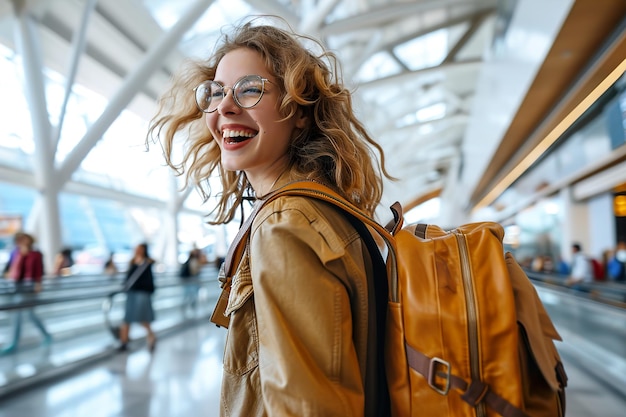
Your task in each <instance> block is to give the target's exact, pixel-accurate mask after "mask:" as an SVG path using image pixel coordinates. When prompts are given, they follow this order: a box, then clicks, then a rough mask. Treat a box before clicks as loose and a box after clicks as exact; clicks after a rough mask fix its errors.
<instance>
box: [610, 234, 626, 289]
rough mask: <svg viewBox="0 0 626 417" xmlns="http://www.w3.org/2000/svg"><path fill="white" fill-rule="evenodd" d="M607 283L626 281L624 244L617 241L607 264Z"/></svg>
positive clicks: (625, 245) (625, 251)
mask: <svg viewBox="0 0 626 417" xmlns="http://www.w3.org/2000/svg"><path fill="white" fill-rule="evenodd" d="M606 269H607V277H608V279H609V281H626V242H625V241H619V242H617V246H616V248H615V251H614V253H613V255H612V256H610V257H609V260H608V262H607V266H606Z"/></svg>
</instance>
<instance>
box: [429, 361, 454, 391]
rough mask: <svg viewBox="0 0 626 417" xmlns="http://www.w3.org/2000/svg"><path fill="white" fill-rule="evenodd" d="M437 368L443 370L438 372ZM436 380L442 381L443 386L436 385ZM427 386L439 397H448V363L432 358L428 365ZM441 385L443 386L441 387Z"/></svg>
mask: <svg viewBox="0 0 626 417" xmlns="http://www.w3.org/2000/svg"><path fill="white" fill-rule="evenodd" d="M438 368H444V369H443V370H441V371H438V370H437V369H438ZM437 378H439V379H444V381H441V382H443V384H441V383H439V384H438V383H437V382H438V381H437ZM428 385H430V387H431V388H432V389H434V390H435V391H437V392H438V393H439V394H441V395H448V391H450V362H446V361H444V360H443V359H441V358H437V357H434V358H432V359H431V360H430V363H429V364H428ZM442 385H443V386H442Z"/></svg>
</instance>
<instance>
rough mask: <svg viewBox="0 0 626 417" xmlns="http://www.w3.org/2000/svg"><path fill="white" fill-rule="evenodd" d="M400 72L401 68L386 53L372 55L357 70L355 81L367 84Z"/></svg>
mask: <svg viewBox="0 0 626 417" xmlns="http://www.w3.org/2000/svg"><path fill="white" fill-rule="evenodd" d="M401 71H402V67H401V66H400V64H398V62H397V61H396V60H395V59H393V58H392V57H391V56H390V55H389V53H387V52H378V53H377V54H374V55H372V56H371V57H370V58H369V59H368V60H367V61H366V62H365V63H364V64H363V65H361V68H360V69H359V72H358V73H357V74H356V77H355V78H356V80H357V81H359V82H367V81H372V80H377V79H379V78H384V77H389V76H391V75H395V74H398V73H400V72H401Z"/></svg>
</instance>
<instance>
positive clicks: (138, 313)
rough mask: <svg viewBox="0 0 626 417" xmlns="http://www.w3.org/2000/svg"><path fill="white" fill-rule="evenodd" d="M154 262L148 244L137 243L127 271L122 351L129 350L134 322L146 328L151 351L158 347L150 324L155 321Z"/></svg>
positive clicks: (121, 331)
mask: <svg viewBox="0 0 626 417" xmlns="http://www.w3.org/2000/svg"><path fill="white" fill-rule="evenodd" d="M153 264H154V260H153V259H152V258H150V255H149V254H148V245H147V244H146V243H140V244H139V245H137V246H136V247H135V253H134V256H133V258H132V259H131V260H130V264H129V265H128V270H127V272H126V285H125V289H126V307H125V311H124V322H123V323H122V325H121V326H120V331H119V336H120V343H121V345H120V347H119V350H120V351H126V350H127V346H128V342H129V333H130V325H131V324H132V323H139V324H140V325H141V326H142V327H143V328H144V329H146V332H147V333H148V335H147V340H148V349H149V350H150V352H154V349H155V347H156V335H155V334H154V332H153V331H152V327H151V325H150V323H151V322H152V321H154V309H153V308H152V294H153V293H154V290H155V286H154V277H153V275H152V265H153Z"/></svg>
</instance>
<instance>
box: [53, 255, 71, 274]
mask: <svg viewBox="0 0 626 417" xmlns="http://www.w3.org/2000/svg"><path fill="white" fill-rule="evenodd" d="M73 265H74V259H73V258H72V249H71V248H65V249H63V250H62V251H61V252H59V253H58V254H57V256H56V257H55V258H54V276H56V277H66V276H68V275H72V266H73Z"/></svg>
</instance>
